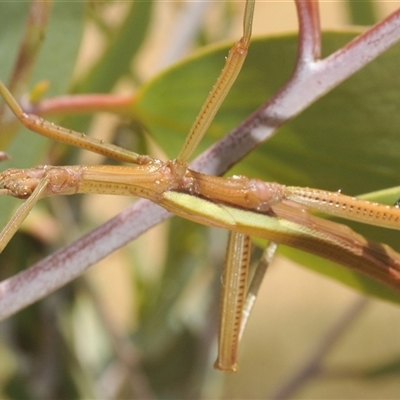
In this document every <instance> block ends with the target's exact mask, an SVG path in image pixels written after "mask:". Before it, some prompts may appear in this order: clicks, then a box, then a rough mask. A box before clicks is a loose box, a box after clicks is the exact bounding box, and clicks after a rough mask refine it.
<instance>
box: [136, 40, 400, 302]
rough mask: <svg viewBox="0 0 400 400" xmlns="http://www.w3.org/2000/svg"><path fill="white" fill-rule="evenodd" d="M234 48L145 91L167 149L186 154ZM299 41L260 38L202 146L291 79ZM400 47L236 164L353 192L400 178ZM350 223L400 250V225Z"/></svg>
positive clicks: (328, 45)
mask: <svg viewBox="0 0 400 400" xmlns="http://www.w3.org/2000/svg"><path fill="white" fill-rule="evenodd" d="M354 36H355V34H354V33H325V34H324V35H323V49H324V54H325V55H328V54H330V53H332V52H333V51H335V50H336V49H338V48H340V47H341V46H343V45H344V44H345V43H347V42H348V41H350V40H351V39H352V38H354ZM227 49H228V47H223V48H221V47H218V48H213V49H211V50H209V51H206V52H202V53H200V54H198V55H196V56H194V57H192V58H191V59H190V60H188V61H187V62H185V63H182V64H179V65H177V66H175V67H173V68H171V69H170V70H168V71H166V72H164V73H163V74H162V75H160V76H158V77H157V78H155V79H154V80H153V81H151V82H150V83H148V84H147V85H146V86H145V87H144V88H143V89H142V90H141V91H140V92H139V93H138V97H137V102H136V103H135V104H134V107H133V109H132V113H133V115H134V116H135V118H138V119H139V120H141V121H142V122H143V123H144V125H146V126H147V128H148V129H149V131H150V133H151V134H152V136H153V137H154V138H155V139H156V140H157V142H159V143H160V145H161V147H162V148H163V149H165V150H166V151H167V153H168V155H169V157H174V156H176V154H177V153H178V151H179V147H180V146H181V144H182V143H183V140H184V137H185V135H186V134H187V132H188V130H189V128H190V125H191V123H192V121H193V119H194V117H195V115H196V113H197V111H198V110H199V108H200V105H201V103H202V101H203V100H204V99H205V97H206V95H207V93H208V92H209V90H210V88H211V86H212V84H213V83H214V81H215V77H216V76H217V75H218V73H219V71H220V69H221V68H222V65H223V63H224V56H225V55H226V53H227ZM296 49H297V37H296V36H283V37H275V38H261V39H256V40H254V41H253V42H252V44H251V51H250V53H249V57H248V59H247V60H246V63H245V66H244V69H243V71H242V72H241V74H240V76H239V78H238V81H237V82H236V83H235V85H234V87H233V88H232V91H231V93H230V94H229V95H228V98H227V100H226V101H225V102H224V104H223V106H222V108H221V110H220V112H219V113H218V115H217V117H216V118H215V121H214V122H213V124H212V126H211V128H210V129H209V132H208V133H207V136H206V138H205V139H204V140H203V142H202V144H201V148H202V149H204V148H206V147H207V146H209V145H210V144H211V143H213V142H215V141H216V140H217V139H218V138H220V137H222V136H223V135H224V134H225V133H227V132H228V131H229V130H230V129H231V128H233V127H234V126H236V125H237V124H238V123H239V122H241V121H242V120H243V119H244V118H245V117H247V116H248V115H249V114H250V113H251V112H252V111H254V110H255V109H256V108H257V107H258V106H260V105H261V104H262V103H264V102H265V101H266V100H267V99H268V98H269V97H270V96H271V95H272V94H273V93H274V92H276V91H277V90H278V89H279V88H280V87H281V86H282V85H283V84H284V83H285V81H286V80H287V79H288V77H289V76H290V74H291V72H292V70H293V66H294V62H295V56H296ZM399 53H400V46H395V47H393V48H392V49H391V50H389V51H388V52H386V53H385V54H383V55H382V56H381V57H379V58H378V59H377V60H376V61H374V62H373V63H371V64H370V65H368V66H367V67H366V68H364V69H363V70H361V71H360V72H358V73H357V74H355V75H354V76H352V77H351V78H350V79H349V80H347V81H346V82H344V83H343V84H341V85H340V86H339V87H337V88H336V89H334V90H333V91H332V92H330V93H329V94H328V95H326V96H325V97H323V98H322V99H321V100H319V101H318V102H316V103H315V104H314V105H312V106H311V107H310V108H309V109H307V110H306V111H305V112H303V113H302V114H301V115H299V116H298V117H297V118H295V119H294V120H293V121H291V122H290V123H288V124H287V125H285V126H284V127H283V128H282V129H281V130H280V132H279V133H278V134H277V135H276V136H275V137H273V138H272V139H271V140H270V141H269V142H268V143H265V144H264V145H263V146H261V147H260V148H258V149H257V150H255V151H254V152H253V153H252V154H250V155H249V156H248V157H247V158H246V159H245V160H243V161H242V162H240V163H239V164H238V165H237V166H236V167H235V168H234V172H235V173H242V174H245V175H247V176H250V177H257V178H261V179H263V180H265V181H278V182H280V183H283V184H288V185H299V186H311V187H318V188H322V189H327V190H332V191H336V190H339V189H341V190H343V192H344V193H346V194H353V195H357V194H360V193H368V192H371V191H374V190H378V189H385V188H390V187H393V186H397V185H398V183H399V178H398V175H399V167H398V162H397V160H398V155H399V154H400V135H399V127H400V114H399V113H397V112H396V110H398V109H399V108H400V96H399V95H398V94H399V92H400V81H399V79H397V74H396V71H397V69H398V60H399V56H400V54H399ZM165 99H168V101H165ZM396 193H397V194H398V191H397V192H396ZM392 201H393V199H392ZM389 204H390V203H389ZM351 225H352V226H357V230H358V231H359V232H360V233H362V234H365V235H366V236H367V237H370V238H373V239H374V240H377V241H380V242H385V243H389V244H390V245H391V246H393V247H394V248H397V249H398V250H399V249H400V246H399V245H398V244H397V240H396V235H394V234H393V231H390V230H384V229H375V228H371V227H360V225H359V224H358V225H357V224H351ZM285 253H286V254H287V255H289V256H290V257H292V258H294V259H296V260H298V261H300V262H301V263H303V264H304V265H305V266H307V267H309V268H312V269H315V270H318V271H319V272H321V273H324V274H327V275H329V276H332V277H334V278H335V279H338V280H340V281H342V282H345V283H346V284H349V285H351V286H353V287H357V288H358V289H359V290H361V291H362V292H365V293H370V294H374V295H378V296H381V297H383V298H386V299H387V298H391V299H395V300H396V301H399V297H398V296H397V295H393V293H392V292H391V291H386V289H383V288H382V287H381V286H380V285H377V284H375V283H374V282H371V281H370V280H368V279H366V278H364V277H360V276H359V275H358V274H354V273H353V272H351V271H347V270H344V269H342V268H338V267H337V266H336V265H334V266H333V265H332V263H328V262H324V261H322V260H321V259H316V258H315V257H311V256H307V257H305V256H304V254H300V253H299V252H294V251H293V250H290V251H285Z"/></svg>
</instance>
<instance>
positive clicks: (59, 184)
mask: <svg viewBox="0 0 400 400" xmlns="http://www.w3.org/2000/svg"><path fill="white" fill-rule="evenodd" d="M253 9H254V1H250V0H249V1H247V3H246V11H245V16H244V34H243V37H242V39H241V40H239V41H238V42H237V43H236V44H235V45H234V46H233V48H232V50H231V52H230V53H229V56H228V59H227V62H226V66H225V68H224V70H223V71H222V73H221V75H220V77H219V79H218V81H217V83H216V85H215V86H214V88H213V90H212V92H211V93H210V96H209V98H208V99H207V100H206V102H205V105H204V106H203V108H202V109H201V111H200V113H199V115H198V117H197V119H196V120H195V122H194V124H193V128H192V130H191V131H190V132H189V134H188V137H187V139H186V142H185V144H184V146H183V147H182V150H181V152H180V153H179V155H178V156H177V158H176V159H174V160H170V161H167V162H162V161H160V160H155V159H152V158H150V157H149V156H142V155H138V154H135V153H132V152H129V151H127V150H124V149H121V148H118V147H116V146H112V145H109V144H105V143H102V142H99V141H96V140H94V139H91V138H89V137H86V136H83V135H82V134H80V133H76V132H72V131H70V130H68V129H65V128H62V127H58V126H55V125H53V124H51V123H49V122H47V121H45V120H43V119H41V118H40V117H37V116H35V115H31V114H29V115H28V114H25V113H24V111H23V110H22V109H21V107H20V106H19V105H18V103H17V102H16V100H15V99H14V98H13V97H12V96H11V94H10V93H9V92H8V90H7V89H6V87H5V86H4V85H3V84H2V83H1V84H0V93H1V94H2V96H3V97H4V99H5V100H6V103H7V104H8V106H9V107H10V108H11V110H12V111H13V112H14V114H15V115H16V117H17V118H18V119H19V120H20V121H21V123H22V124H24V125H25V126H27V127H28V128H30V129H31V130H33V131H34V132H37V133H39V134H42V135H45V136H47V137H50V138H52V139H55V140H59V141H64V142H66V143H69V144H72V145H75V146H79V147H81V148H84V149H87V150H91V151H94V152H97V153H99V154H103V155H106V156H108V157H112V158H116V159H118V160H120V161H125V162H129V163H132V164H134V165H133V166H128V167H127V166H67V167H50V166H42V167H36V168H31V169H28V170H15V169H9V170H6V171H4V172H3V173H2V174H1V176H0V182H1V183H2V185H3V189H1V192H0V194H3V195H10V196H14V197H18V198H22V199H26V201H25V203H23V205H22V206H21V207H20V208H19V209H18V211H17V212H16V213H15V215H14V216H13V217H12V219H11V220H10V221H9V222H8V224H7V225H6V226H5V228H4V229H3V231H2V232H1V233H0V251H1V250H2V249H4V247H5V246H6V245H7V243H8V242H9V240H10V239H11V238H12V236H13V235H14V233H15V232H16V230H17V229H18V227H19V225H20V224H21V222H22V221H23V220H24V219H25V218H26V216H27V215H28V214H29V212H30V210H31V209H32V207H33V206H34V205H35V203H36V202H37V201H38V200H39V199H41V198H43V197H48V196H55V195H63V194H65V195H67V194H75V193H99V194H102V193H107V194H115V195H129V196H133V195H134V196H138V197H143V198H146V199H150V200H152V201H153V202H155V203H157V204H159V205H161V206H162V207H164V208H165V209H167V210H168V211H171V212H173V213H175V214H177V215H179V216H182V217H184V218H187V219H190V220H193V221H195V222H198V223H202V224H206V225H210V226H217V227H221V228H225V229H228V230H230V231H232V233H231V234H230V238H229V243H228V251H227V257H226V266H225V272H224V274H223V275H224V280H223V294H222V301H221V323H220V333H219V354H218V359H217V361H216V364H215V366H216V368H218V369H220V370H222V371H235V370H236V369H237V357H238V356H237V354H238V346H239V341H240V337H241V334H242V332H243V330H244V326H245V323H246V321H247V315H248V314H249V312H250V310H251V303H252V298H254V296H255V294H256V292H257V290H258V287H259V281H258V280H257V282H258V283H255V284H254V287H253V286H251V289H250V290H249V295H248V299H249V300H248V302H247V303H246V305H244V303H245V297H246V294H245V288H246V286H247V283H246V280H247V273H248V264H249V248H250V236H259V237H262V238H266V239H268V240H270V241H272V243H275V242H277V243H282V244H286V245H289V246H293V247H296V248H299V249H301V250H306V251H308V252H311V253H313V254H316V255H319V256H322V257H325V258H328V259H332V260H334V261H336V262H339V263H342V264H343V265H345V266H348V267H350V268H353V269H356V270H358V271H361V272H363V273H366V274H367V275H369V276H372V277H373V278H375V279H377V280H379V281H381V282H383V283H385V284H386V285H388V286H390V287H392V288H394V289H395V290H397V291H399V287H400V256H399V255H398V254H397V253H395V252H394V251H393V250H392V249H390V248H389V247H387V246H384V245H381V246H372V245H371V244H370V243H369V242H367V241H366V240H365V239H364V238H363V237H361V236H360V235H357V234H356V233H354V232H353V231H351V230H350V229H349V228H347V227H344V226H342V225H338V224H335V223H332V222H329V221H325V220H322V219H320V218H318V217H315V216H313V215H312V214H310V213H309V212H308V209H314V210H317V211H321V212H325V213H328V214H333V215H339V216H341V217H344V218H347V219H354V220H357V221H360V222H364V223H369V224H374V225H378V226H383V227H388V228H394V229H398V228H399V224H398V222H399V217H400V209H399V207H398V206H393V207H390V206H386V205H380V204H378V203H371V202H366V201H362V200H359V199H356V198H352V197H348V196H344V195H342V194H341V193H330V192H326V191H321V190H316V189H308V188H297V187H285V186H282V185H279V184H275V183H268V182H262V181H259V180H257V179H249V178H247V177H244V176H234V177H232V178H220V177H216V176H211V175H205V174H202V173H199V172H196V171H193V170H191V169H189V168H188V160H189V158H190V157H191V155H192V153H193V151H194V150H195V149H196V147H197V145H198V143H199V141H200V140H201V138H202V136H203V135H204V133H205V131H206V130H207V128H208V126H209V124H210V123H211V120H212V118H213V117H214V115H215V113H216V112H217V110H218V108H219V106H220V104H221V102H222V101H223V99H224V98H225V96H226V94H227V92H228V91H229V88H230V86H231V85H232V83H233V82H234V80H235V79H236V77H237V75H238V73H239V71H240V69H241V66H242V64H243V62H244V59H245V57H246V53H247V49H248V46H249V44H250V35H251V24H252V16H253ZM271 247H274V244H273V245H271ZM243 315H244V316H243Z"/></svg>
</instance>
